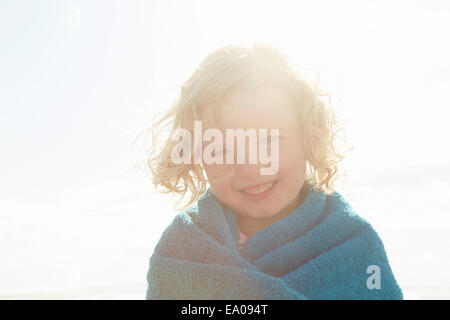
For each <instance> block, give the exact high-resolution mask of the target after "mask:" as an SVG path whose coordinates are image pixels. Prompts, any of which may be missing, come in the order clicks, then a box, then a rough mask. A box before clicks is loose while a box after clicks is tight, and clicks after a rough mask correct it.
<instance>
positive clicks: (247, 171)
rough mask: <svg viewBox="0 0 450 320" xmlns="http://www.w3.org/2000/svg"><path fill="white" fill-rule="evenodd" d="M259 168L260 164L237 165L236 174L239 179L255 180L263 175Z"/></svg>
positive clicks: (235, 166) (235, 167)
mask: <svg viewBox="0 0 450 320" xmlns="http://www.w3.org/2000/svg"><path fill="white" fill-rule="evenodd" d="M259 168H260V165H259V164H248V163H246V164H235V165H234V172H235V174H236V176H237V177H239V178H242V179H254V178H256V177H258V176H260V175H261V173H260V169H259Z"/></svg>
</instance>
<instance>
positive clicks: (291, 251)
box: [146, 184, 403, 300]
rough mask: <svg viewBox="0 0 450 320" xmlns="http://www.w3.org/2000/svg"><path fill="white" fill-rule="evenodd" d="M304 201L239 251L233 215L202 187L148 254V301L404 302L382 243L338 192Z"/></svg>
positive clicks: (312, 193) (310, 195)
mask: <svg viewBox="0 0 450 320" xmlns="http://www.w3.org/2000/svg"><path fill="white" fill-rule="evenodd" d="M305 186H306V187H307V188H308V193H307V196H306V199H305V200H304V202H303V203H302V204H301V205H300V206H299V207H298V208H297V209H296V210H294V211H293V212H292V213H291V214H290V215H289V216H286V217H284V218H282V219H280V220H278V221H276V222H275V223H273V224H271V225H270V226H268V227H266V228H264V229H262V230H260V231H259V232H257V233H256V234H254V235H253V236H252V237H250V238H249V239H248V241H247V242H246V244H245V245H244V247H243V248H242V249H241V250H240V251H239V250H238V238H239V233H238V228H237V224H236V214H235V213H234V212H233V211H232V210H230V209H228V208H223V207H222V206H221V204H220V203H219V202H218V200H217V199H216V198H215V197H214V195H213V193H212V191H211V189H210V188H209V189H208V190H207V191H206V192H205V193H204V194H202V195H201V197H200V199H199V200H198V202H197V204H196V205H194V206H192V207H190V208H189V209H186V210H184V211H182V212H180V213H178V214H177V215H176V216H175V218H174V220H173V222H172V223H171V224H170V225H169V226H168V227H167V228H166V229H165V231H164V232H163V234H162V236H161V238H160V240H159V242H158V244H157V245H156V247H155V251H154V253H153V255H152V256H151V258H150V266H149V271H148V274H147V281H148V289H147V295H146V298H147V299H245V300H247V299H262V300H269V299H274V300H287V299H403V295H402V291H401V289H400V287H399V286H398V284H397V282H396V280H395V278H394V275H393V273H392V270H391V268H390V266H389V262H388V259H387V256H386V252H385V249H384V246H383V243H382V241H381V240H380V238H379V236H378V235H377V233H376V232H375V230H374V229H373V228H372V226H371V225H370V224H369V223H368V222H367V221H365V220H364V219H362V218H361V217H359V216H358V215H357V214H355V212H354V211H353V209H352V208H351V206H350V205H349V204H348V203H347V201H346V200H345V199H344V198H343V197H342V195H341V194H340V193H338V192H334V193H332V194H330V195H326V194H325V193H323V192H322V191H320V190H317V189H314V188H312V187H311V186H310V185H308V184H305Z"/></svg>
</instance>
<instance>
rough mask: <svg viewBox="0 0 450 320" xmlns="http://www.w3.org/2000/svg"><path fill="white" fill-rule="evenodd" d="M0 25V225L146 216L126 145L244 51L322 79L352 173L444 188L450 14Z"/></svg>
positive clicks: (82, 19)
mask: <svg viewBox="0 0 450 320" xmlns="http://www.w3.org/2000/svg"><path fill="white" fill-rule="evenodd" d="M0 25H1V28H0V39H2V41H1V51H0V52H1V59H0V91H1V92H0V146H1V151H0V152H1V157H0V206H3V209H2V208H0V212H1V211H3V212H6V211H8V212H15V213H16V214H22V215H23V216H22V218H23V219H24V220H27V219H28V217H29V215H31V214H33V213H32V212H30V211H34V210H37V209H36V208H38V207H39V208H41V211H40V212H44V211H46V210H48V208H50V207H53V209H55V210H57V209H58V208H59V209H63V210H65V209H68V208H69V207H70V208H71V209H72V210H73V209H74V208H77V209H79V210H85V211H84V213H87V212H91V211H95V212H104V213H105V214H107V215H108V214H120V212H122V213H123V211H121V210H125V211H126V210H130V208H131V210H135V209H136V208H137V207H138V206H139V205H142V206H144V207H142V206H141V207H140V210H142V212H144V211H145V210H148V208H149V207H145V206H146V205H147V206H151V205H152V202H146V201H144V200H142V197H145V196H146V194H147V192H150V190H151V188H150V184H149V183H148V180H147V179H146V177H145V176H143V175H142V174H139V173H138V174H134V175H132V177H131V175H130V171H129V168H130V167H131V166H132V164H133V160H136V157H137V156H138V155H136V154H139V151H132V150H131V142H132V139H133V138H134V137H135V136H136V135H137V134H138V133H139V131H140V130H143V129H145V128H146V127H147V126H148V125H149V124H150V122H151V116H152V115H153V114H154V113H155V112H158V111H161V110H163V109H166V108H168V107H169V106H170V103H171V102H172V101H173V99H174V98H175V97H176V94H177V93H178V87H179V85H180V84H181V82H182V81H183V80H185V79H186V78H187V77H188V76H189V75H190V74H191V73H192V72H193V71H194V69H195V67H196V66H197V65H198V64H199V63H200V61H201V60H202V59H203V58H204V57H206V55H207V54H208V53H209V52H211V51H212V50H213V49H215V48H217V47H219V46H221V45H225V44H228V43H231V42H249V41H253V40H264V41H268V42H272V43H274V44H275V45H277V46H278V47H280V48H281V49H283V50H285V51H286V52H287V53H288V54H289V55H290V56H291V57H292V58H293V59H294V60H295V62H296V63H298V64H299V65H300V66H302V67H305V68H313V69H315V70H317V71H318V72H319V73H320V74H321V76H322V78H323V80H324V84H325V85H328V86H329V87H330V88H331V90H332V92H333V97H334V102H335V103H336V111H337V113H338V115H340V116H341V119H342V120H347V121H348V126H347V128H348V130H347V133H348V134H347V135H348V138H349V139H350V140H351V142H352V143H353V145H354V146H355V150H354V151H353V153H352V154H351V156H349V159H348V161H347V163H346V164H347V171H348V172H349V173H350V174H352V173H353V176H358V177H360V175H364V176H365V175H368V176H370V175H372V176H374V174H375V173H377V174H378V173H380V172H388V171H387V170H389V169H393V170H394V173H395V172H400V171H395V170H397V169H399V168H402V167H403V168H404V167H405V166H407V167H408V168H409V167H410V168H412V169H411V170H410V171H408V170H406V173H400V176H402V177H406V180H407V183H411V184H414V182H415V181H421V179H424V178H425V177H426V176H428V175H431V176H433V177H435V178H436V179H438V180H439V179H443V180H442V181H441V180H439V181H441V182H440V183H441V184H442V185H443V186H444V187H443V188H448V187H449V184H448V178H449V177H448V173H445V172H444V173H445V174H446V175H445V176H444V177H443V178H441V177H442V173H443V171H442V170H448V169H449V168H450V166H449V165H450V149H449V148H448V147H447V141H446V138H447V137H448V136H450V135H449V134H450V130H449V125H448V115H449V114H450V113H449V112H448V109H449V107H450V96H449V94H448V93H449V92H450V59H448V57H449V56H450V45H449V42H448V30H450V2H448V1H377V2H375V1H279V0H278V1H210V0H204V1H200V0H198V1H174V0H170V1H167V0H164V1H136V0H134V1H118V0H116V1H109V0H96V1H88V0H85V1H76V0H73V1H39V2H38V1H17V0H4V1H2V2H1V3H0ZM442 168H443V169H442ZM402 174H403V175H402ZM385 175H388V177H389V173H385ZM130 177H131V178H130ZM404 182H405V181H404ZM146 188H147V189H146ZM149 199H152V200H151V201H153V199H156V198H155V196H154V195H152V196H151V197H150V198H149ZM161 199H162V198H161ZM139 201H140V202H139ZM148 201H150V200H148ZM155 201H156V200H155ZM161 201H162V200H161ZM11 210H12V211H11ZM102 210H103V211H102ZM74 212H76V214H79V213H80V211H74ZM11 214H12V213H11ZM74 214H75V213H74ZM14 219H19V218H18V216H16V218H14ZM161 219H162V220H160V223H161V225H163V224H164V223H165V222H166V221H167V217H166V218H165V219H166V220H164V218H161ZM446 223H448V218H447V220H446ZM158 231H159V229H158ZM157 235H158V234H157V232H156V235H154V237H157Z"/></svg>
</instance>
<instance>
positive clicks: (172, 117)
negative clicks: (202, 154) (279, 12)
mask: <svg viewBox="0 0 450 320" xmlns="http://www.w3.org/2000/svg"><path fill="white" fill-rule="evenodd" d="M262 85H268V86H272V87H275V88H277V89H279V90H281V91H283V92H285V93H286V94H288V95H289V96H290V97H291V98H292V99H293V101H294V103H295V106H297V107H298V108H297V111H298V115H299V119H300V121H301V125H302V127H303V132H304V137H303V138H304V146H305V153H306V154H305V156H306V160H307V181H308V183H309V184H310V185H311V186H312V187H314V188H317V189H319V190H322V191H323V192H325V193H332V192H333V191H335V182H336V179H337V178H338V177H339V176H342V174H340V175H338V171H339V169H338V167H339V166H338V165H339V162H340V161H341V160H342V159H343V158H344V155H343V154H342V153H340V152H339V151H338V148H337V144H336V138H337V137H338V135H337V133H338V132H339V131H340V130H341V129H342V128H341V127H340V125H339V123H338V121H337V120H336V117H335V113H334V111H333V109H332V108H331V106H330V100H329V93H328V92H324V91H322V90H320V89H319V84H318V82H317V81H316V82H312V81H309V80H306V78H305V77H304V75H302V74H301V73H300V72H298V70H297V67H296V66H295V65H294V64H292V63H291V62H290V61H289V59H288V58H287V56H286V55H285V54H283V53H282V52H281V51H280V50H279V49H277V48H276V47H274V46H273V45H270V44H265V43H256V44H253V45H252V46H243V45H235V44H233V45H228V46H225V47H222V48H219V49H217V50H215V51H213V52H212V53H211V54H210V55H208V56H207V57H206V59H204V60H203V62H202V63H201V64H200V66H199V67H198V68H197V70H195V72H194V73H193V74H192V75H191V76H190V77H189V79H188V80H187V81H185V83H183V85H182V87H181V94H180V95H179V97H178V98H177V100H176V101H175V102H174V103H173V105H172V106H171V108H170V109H169V110H168V111H166V112H164V113H162V114H159V115H158V116H155V117H154V118H153V124H152V126H151V127H150V128H149V129H147V130H146V131H145V132H144V134H145V135H146V136H147V137H148V136H150V137H151V142H150V146H149V147H147V148H146V151H147V158H146V159H145V167H146V169H148V170H149V172H150V174H151V177H152V182H153V184H154V186H155V188H156V190H158V191H160V192H163V193H175V194H178V195H180V199H179V200H178V201H177V205H178V204H179V203H180V202H181V201H182V200H184V198H185V197H186V195H187V194H189V193H190V198H189V200H188V201H187V202H186V203H185V204H184V205H183V206H181V207H180V209H185V208H187V207H189V206H190V205H192V204H193V203H195V202H196V201H197V200H198V198H199V196H200V195H201V194H202V193H204V192H205V191H206V189H207V186H208V181H207V178H206V175H205V173H204V170H203V168H202V167H201V165H199V164H193V162H192V161H191V164H179V165H175V164H174V163H173V162H172V159H171V152H172V150H173V147H174V146H175V145H176V144H177V143H178V142H177V141H173V140H172V137H173V135H174V134H175V131H176V129H177V128H180V127H181V128H184V129H188V130H189V131H190V132H191V133H192V132H193V124H194V121H195V120H201V115H202V111H203V110H205V108H211V107H213V106H215V105H217V104H219V102H220V101H221V99H222V98H223V97H224V96H225V95H226V94H227V93H228V92H230V91H231V90H233V89H235V88H242V87H257V86H262ZM324 97H328V99H324ZM146 141H148V140H146ZM342 141H344V139H342ZM158 188H159V189H158ZM161 188H162V189H161Z"/></svg>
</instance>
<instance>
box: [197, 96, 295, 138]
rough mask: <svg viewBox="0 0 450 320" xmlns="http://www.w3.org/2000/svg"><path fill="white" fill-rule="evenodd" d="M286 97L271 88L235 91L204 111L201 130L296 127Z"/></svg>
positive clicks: (291, 105)
mask: <svg viewBox="0 0 450 320" xmlns="http://www.w3.org/2000/svg"><path fill="white" fill-rule="evenodd" d="M294 110H295V106H294V103H293V101H292V100H291V99H290V97H289V96H288V95H287V94H285V93H283V92H282V91H280V90H278V89H276V88H272V87H259V88H251V89H236V90H234V91H232V92H230V93H228V94H227V95H226V96H225V97H224V99H222V100H221V101H220V103H219V104H217V105H216V106H215V107H214V108H208V109H206V110H205V112H204V114H203V117H202V120H203V125H204V127H205V128H217V127H220V128H222V129H237V128H242V129H249V128H255V129H275V128H289V127H295V126H299V121H298V117H297V116H296V113H295V112H294Z"/></svg>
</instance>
